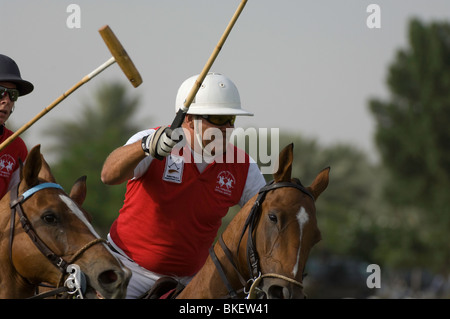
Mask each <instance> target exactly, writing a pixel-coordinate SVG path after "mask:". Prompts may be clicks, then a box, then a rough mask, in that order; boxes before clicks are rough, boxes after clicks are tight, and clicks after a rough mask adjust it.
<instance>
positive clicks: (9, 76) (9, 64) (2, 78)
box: [0, 54, 34, 96]
mask: <svg viewBox="0 0 450 319" xmlns="http://www.w3.org/2000/svg"><path fill="white" fill-rule="evenodd" d="M0 82H12V83H14V84H15V85H16V86H17V90H18V91H19V95H20V96H22V95H26V94H28V93H31V92H32V91H33V89H34V86H33V84H31V83H30V82H28V81H25V80H24V79H22V77H21V76H20V71H19V67H18V66H17V64H16V62H14V60H13V59H11V58H10V57H7V56H6V55H3V54H0Z"/></svg>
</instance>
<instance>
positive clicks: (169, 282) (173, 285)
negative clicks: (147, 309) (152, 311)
mask: <svg viewBox="0 0 450 319" xmlns="http://www.w3.org/2000/svg"><path fill="white" fill-rule="evenodd" d="M184 287H185V286H184V285H183V284H181V283H180V282H179V281H177V280H176V279H174V278H172V277H168V276H167V277H166V276H165V277H161V278H159V279H158V280H157V281H156V282H155V284H154V285H153V287H152V288H151V289H150V290H149V291H147V292H146V293H145V294H144V295H142V297H141V298H140V299H175V298H176V296H178V295H179V294H180V292H181V291H182V290H183V289H184Z"/></svg>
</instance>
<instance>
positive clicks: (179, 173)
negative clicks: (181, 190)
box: [163, 155, 184, 184]
mask: <svg viewBox="0 0 450 319" xmlns="http://www.w3.org/2000/svg"><path fill="white" fill-rule="evenodd" d="M183 168H184V160H183V157H182V156H175V155H169V156H168V157H167V160H166V168H165V169H164V175H163V180H165V181H168V182H172V183H178V184H180V183H181V179H182V177H183Z"/></svg>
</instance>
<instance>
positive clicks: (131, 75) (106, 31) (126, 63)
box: [0, 25, 142, 151]
mask: <svg viewBox="0 0 450 319" xmlns="http://www.w3.org/2000/svg"><path fill="white" fill-rule="evenodd" d="M98 32H99V33H100V35H101V36H102V38H103V41H105V43H106V46H107V47H108V49H109V51H110V52H111V54H112V57H111V58H110V59H109V60H108V61H106V62H105V63H103V64H102V65H101V66H99V67H98V68H97V69H95V70H94V71H92V72H91V73H89V74H88V75H86V76H85V77H84V78H83V79H81V81H79V82H78V83H77V84H75V85H74V86H73V87H72V88H70V89H69V90H68V91H66V92H65V93H63V95H61V96H60V97H58V98H57V99H56V100H55V101H53V103H52V104H50V105H49V106H47V107H46V108H44V109H43V110H42V111H41V112H40V113H39V114H37V115H36V116H35V117H34V118H33V119H31V120H30V121H29V122H28V123H26V124H25V125H23V126H22V127H21V128H20V129H18V130H17V131H16V132H15V133H14V134H13V135H11V136H10V137H9V138H7V139H6V140H5V141H4V142H3V143H2V144H1V145H0V151H1V150H2V149H4V148H5V147H6V146H7V145H9V144H10V143H11V142H12V141H13V140H14V139H15V138H16V137H17V136H19V135H20V134H22V133H23V132H25V131H26V130H27V129H28V128H30V126H31V125H33V124H34V123H35V122H36V121H37V120H39V119H40V118H41V117H43V116H44V115H45V114H47V113H48V112H50V111H51V110H52V109H53V108H54V107H55V106H57V105H58V104H59V103H61V102H62V101H63V100H64V99H65V98H66V97H68V96H69V95H70V94H72V93H73V92H74V91H75V90H77V89H78V88H79V87H80V86H82V85H83V84H85V83H87V82H89V81H90V80H91V79H93V78H94V77H95V76H96V75H98V74H99V73H101V72H102V71H103V70H105V69H106V68H107V67H109V66H110V65H112V64H113V63H114V62H117V64H118V65H119V66H120V68H121V69H122V71H123V73H125V75H126V77H127V78H128V80H130V82H131V84H132V85H133V86H134V87H138V86H139V85H140V84H141V83H142V78H141V75H140V74H139V71H138V70H137V69H136V67H135V66H134V63H133V61H131V59H130V57H129V56H128V53H127V52H126V51H125V49H124V48H123V46H122V44H120V42H119V40H118V39H117V37H116V36H115V34H114V33H113V32H112V30H111V28H110V27H109V26H107V25H105V26H104V27H102V28H100V29H99V30H98Z"/></svg>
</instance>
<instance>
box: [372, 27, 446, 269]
mask: <svg viewBox="0 0 450 319" xmlns="http://www.w3.org/2000/svg"><path fill="white" fill-rule="evenodd" d="M387 84H388V87H389V89H390V92H391V96H390V98H389V100H387V101H382V100H379V99H373V100H371V101H370V109H371V111H372V113H373V115H374V116H375V119H376V121H377V131H376V136H375V137H376V142H377V146H378V148H379V150H380V153H381V157H382V163H383V166H384V167H385V168H386V169H387V171H388V180H387V182H386V184H385V185H384V199H385V200H386V201H387V202H388V203H390V204H391V209H392V213H393V214H392V218H391V219H392V220H395V219H397V217H396V216H395V215H394V214H398V215H400V216H402V218H404V219H403V224H402V225H400V227H399V229H398V230H399V231H393V232H392V233H390V232H387V235H388V236H387V237H386V238H385V241H386V242H387V241H388V240H389V239H387V238H389V237H391V238H390V239H391V240H390V241H389V242H390V245H393V244H394V241H395V242H396V243H399V244H400V247H401V249H402V251H400V252H399V255H398V256H397V258H399V259H400V260H404V261H406V262H409V263H411V259H416V260H415V262H416V265H419V264H423V265H427V266H429V265H431V264H433V265H434V266H435V268H440V269H441V270H442V269H443V268H444V269H445V268H446V267H445V265H446V264H448V262H450V250H449V248H450V247H449V245H448V240H447V236H448V235H447V233H448V229H449V228H450V208H449V207H450V197H449V196H448V190H449V189H450V179H449V176H450V149H449V142H450V130H449V129H448V123H449V122H450V24H448V23H438V22H433V23H430V24H428V25H426V24H424V23H422V22H420V21H418V20H412V21H411V22H410V25H409V47H408V48H406V49H402V50H399V51H398V52H397V55H396V58H395V61H394V62H393V63H392V65H391V66H390V68H389V74H388V79H387ZM412 221H414V222H412ZM407 225H409V227H408V228H407V227H406V226H407ZM401 235H403V236H404V237H402V236H401ZM386 251H387V249H386ZM391 251H392V250H391Z"/></svg>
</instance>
